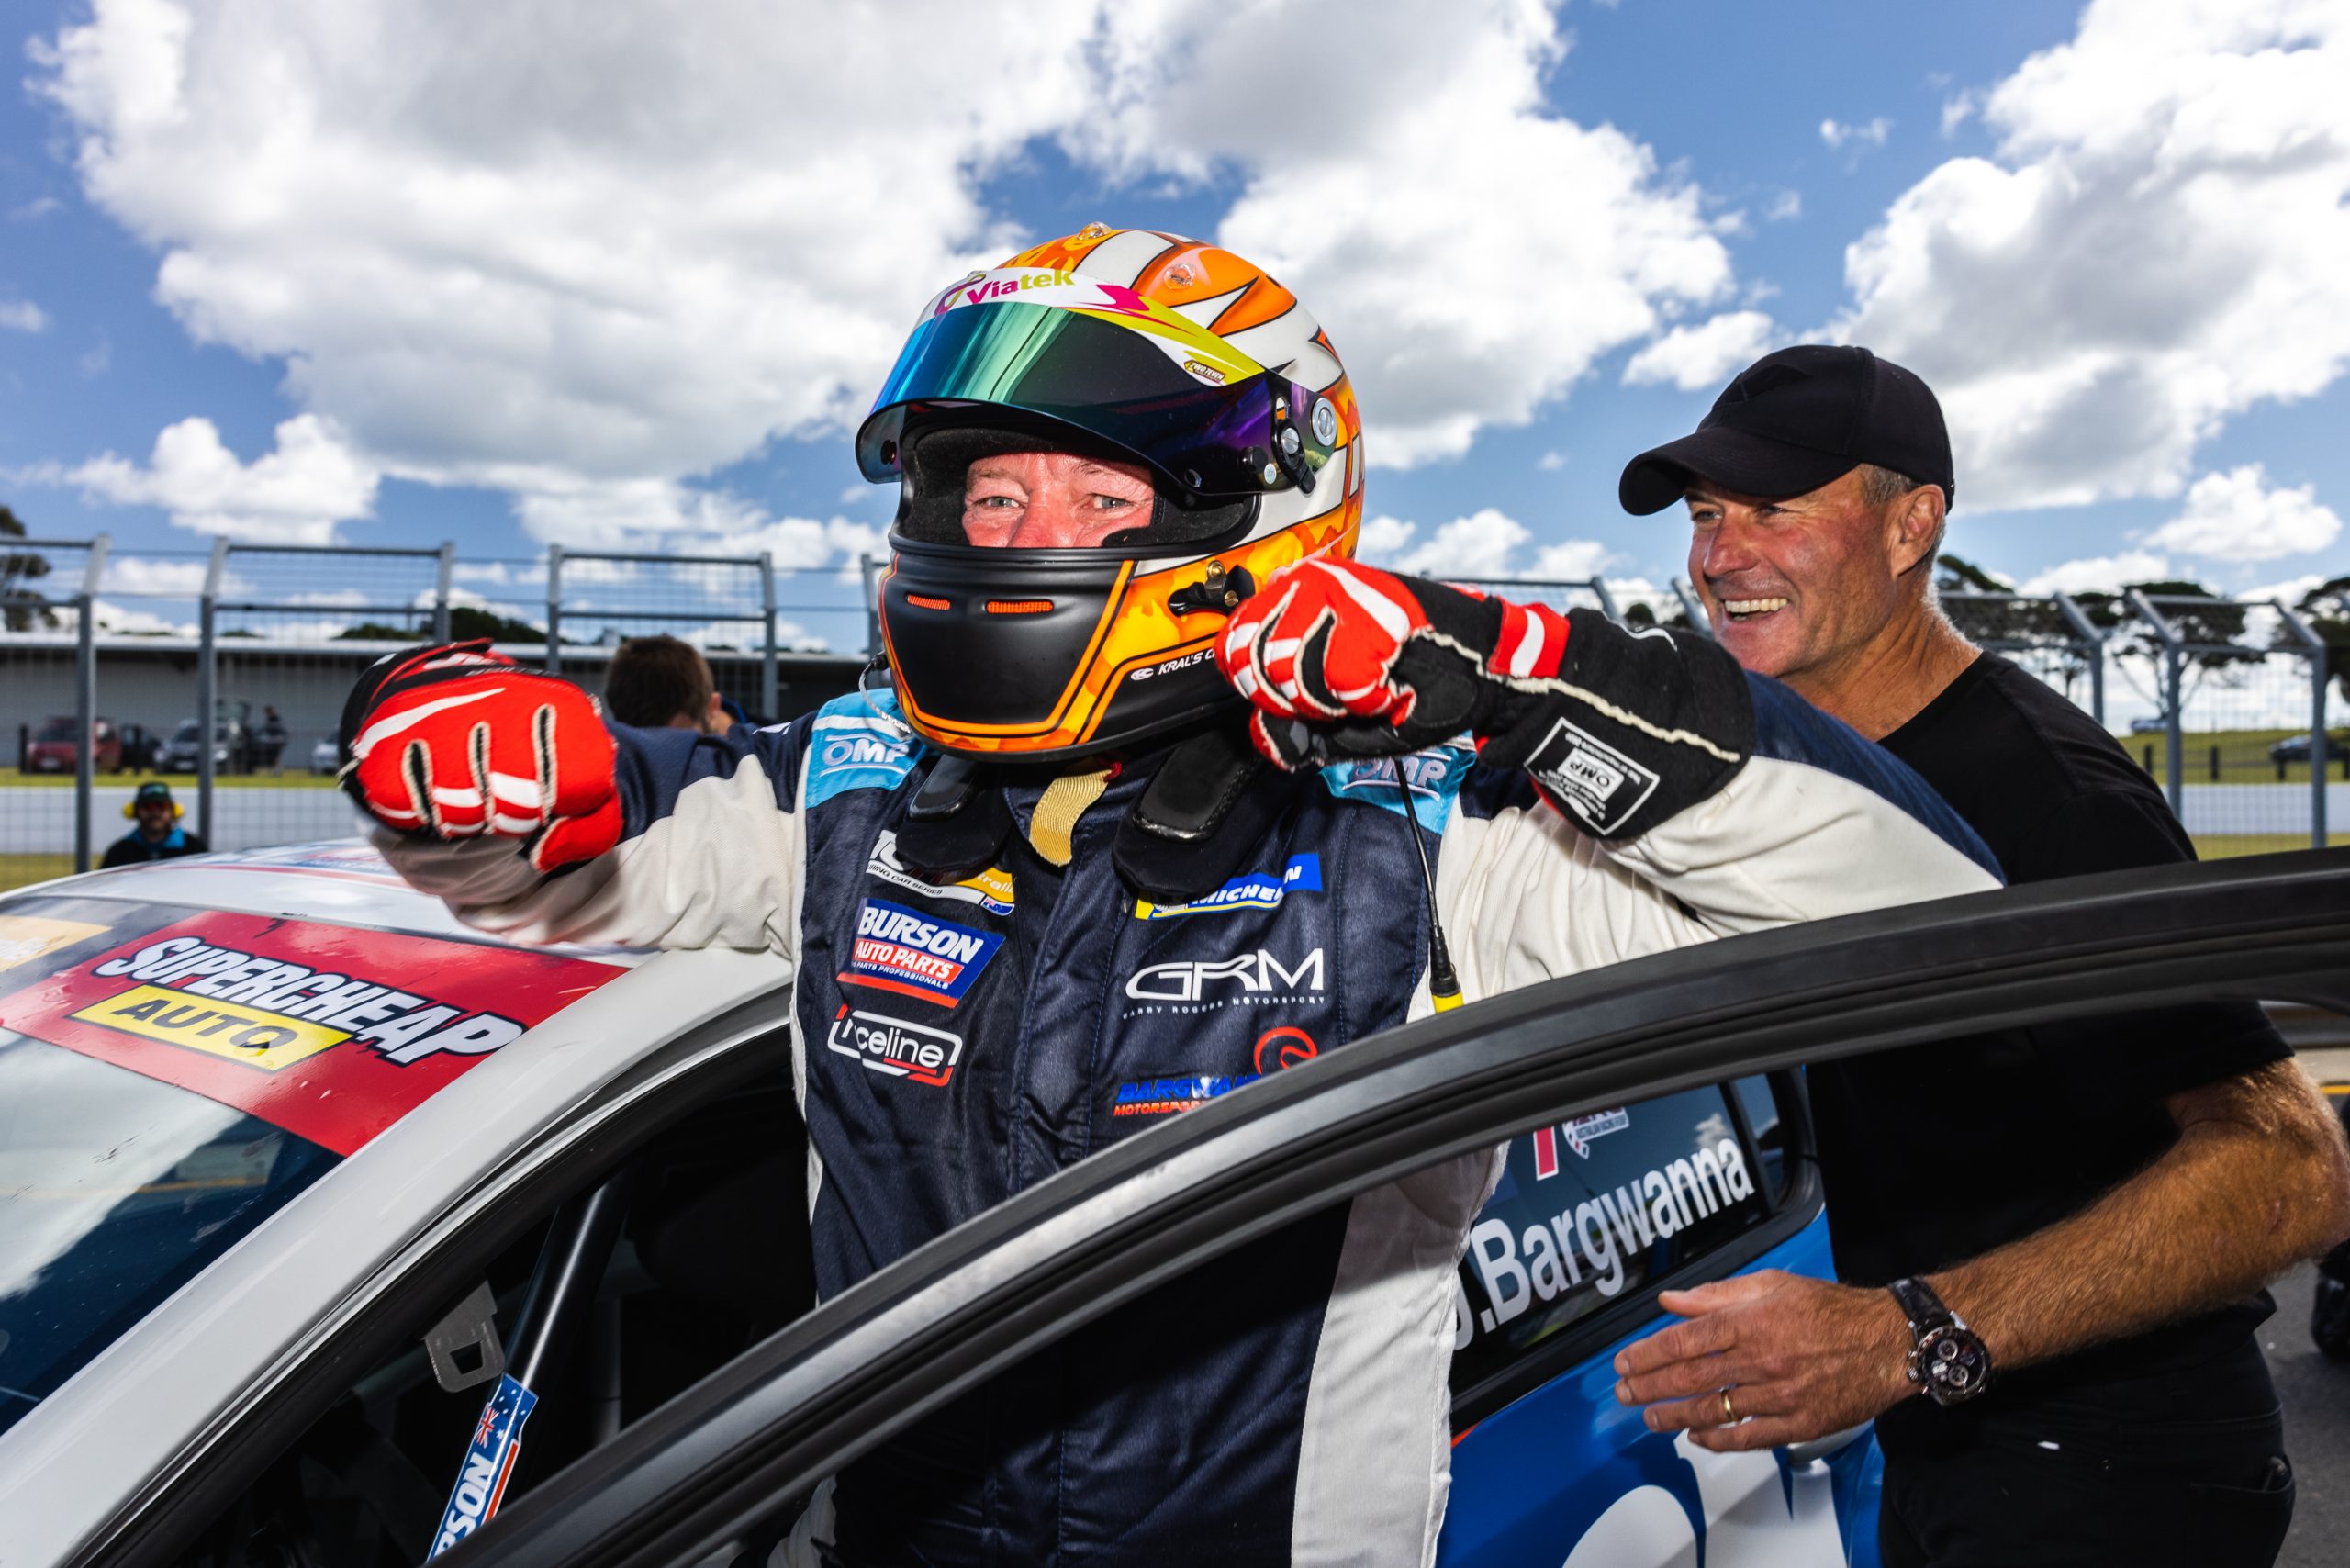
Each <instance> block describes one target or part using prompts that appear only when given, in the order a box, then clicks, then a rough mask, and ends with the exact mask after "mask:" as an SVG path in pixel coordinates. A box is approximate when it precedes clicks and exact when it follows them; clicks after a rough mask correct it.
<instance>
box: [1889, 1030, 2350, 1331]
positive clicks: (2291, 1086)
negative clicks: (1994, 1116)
mask: <svg viewBox="0 0 2350 1568" xmlns="http://www.w3.org/2000/svg"><path fill="white" fill-rule="evenodd" d="M2170 1108H2171V1113H2172V1115H2173V1116H2174V1117H2175V1118H2176V1119H2177V1122H2178V1124H2179V1137H2178V1141H2177V1143H2176V1144H2174V1145H2173V1146H2172V1147H2171V1148H2169V1149H2168V1150H2166V1151H2165V1153H2164V1154H2163V1155H2162V1157H2161V1158H2160V1159H2156V1160H2155V1161H2154V1163H2153V1164H2151V1165H2149V1166H2148V1167H2147V1168H2146V1169H2145V1170H2142V1171H2140V1172H2139V1173H2138V1174H2137V1175H2136V1176H2134V1177H2132V1178H2131V1179H2130V1180H2129V1181H2128V1182H2123V1183H2122V1184H2121V1186H2119V1187H2117V1188H2115V1189H2114V1190H2113V1191H2112V1192H2110V1193H2107V1194H2106V1195H2105V1196H2104V1197H2102V1198H2100V1199H2098V1201H2097V1202H2096V1203H2094V1204H2090V1205H2089V1206H2088V1207H2087V1208H2086V1209H2084V1210H2082V1211H2081V1212H2080V1213H2079V1214H2076V1215H2073V1216H2072V1217H2070V1218H2068V1219H2065V1220H2061V1221H2059V1222H2058V1223H2056V1224H2054V1225H2052V1226H2049V1227H2048V1228H2046V1229H2045V1230H2042V1231H2039V1232H2036V1233H2034V1234H2033V1235H2031V1236H2029V1237H2026V1238H2023V1239H2022V1240H2020V1241H2017V1242H2012V1243H2010V1244H2009V1245H2008V1246H2006V1247H2002V1248H1999V1249H1997V1250H1996V1251H1992V1252H1986V1253H1985V1254H1984V1255H1983V1256H1982V1257H1980V1258H1977V1259H1975V1260H1972V1261H1970V1262H1966V1263H1962V1264H1960V1265H1958V1266H1957V1267H1956V1268H1953V1269H1951V1270H1949V1271H1946V1272H1943V1273H1940V1274H1935V1275H1932V1276H1930V1281H1931V1282H1932V1283H1933V1285H1934V1286H1935V1288H1936V1289H1937V1290H1938V1291H1939V1292H1940V1293H1941V1294H1942V1298H1943V1300H1945V1301H1946V1302H1948V1303H1949V1304H1950V1305H1951V1307H1952V1309H1953V1311H1955V1312H1957V1313H1958V1315H1959V1316H1962V1317H1964V1319H1966V1321H1967V1323H1968V1325H1969V1326H1970V1327H1973V1328H1974V1329H1975V1332H1976V1333H1978V1334H1980V1335H1982V1336H1983V1338H1984V1341H1985V1342H1986V1344H1988V1345H1989V1346H1990V1347H1991V1354H1992V1356H1993V1358H1994V1360H1995V1361H1996V1362H1997V1365H1999V1366H2000V1367H2002V1368H2008V1369H2012V1368H2015V1367H2020V1366H2024V1365H2027V1364H2029V1363H2031V1362H2032V1361H2046V1360H2048V1359H2049V1358H2051V1357H2054V1356H2061V1355H2065V1354H2068V1353H2070V1352H2072V1351H2075V1350H2085V1349H2087V1348H2088V1347H2089V1346H2091V1345H2095V1344H2098V1343H2102V1342H2104V1341H2106V1340H2109V1339H2118V1338H2125V1337H2127V1336H2129V1335H2131V1334H2135V1333H2139V1332H2142V1331H2143V1330H2145V1329H2149V1328H2153V1327H2156V1326H2158V1325H2160V1324H2164V1323H2168V1322H2174V1321H2176V1320H2177V1319H2179V1318H2182V1317H2188V1316H2193V1315H2194V1314H2196V1313H2198V1312H2202V1311H2207V1310H2209V1309H2210V1308H2212V1307H2216V1306H2220V1305H2224V1304H2225V1303H2227V1302H2229V1301H2233V1300H2234V1299H2236V1298H2238V1297H2240V1296H2243V1295H2244V1294H2247V1293H2249V1292H2251V1291H2253V1290H2255V1289H2256V1288H2258V1287H2259V1286H2260V1285H2262V1284H2265V1283H2266V1282H2268V1281H2269V1280H2271V1279H2273V1278H2275V1277H2276V1275H2277V1274H2278V1273H2279V1272H2281V1271H2283V1270H2285V1269H2286V1268H2288V1267H2290V1266H2291V1265H2292V1264H2293V1263H2295V1262H2297V1261H2299V1260H2301V1259H2303V1258H2308V1257H2312V1256H2314V1255H2316V1254H2317V1253H2319V1252H2322V1251H2323V1250H2324V1249H2326V1248H2328V1247H2331V1246H2333V1244H2334V1243H2335V1242H2337V1241H2339V1240H2340V1239H2341V1238H2342V1237H2343V1235H2344V1232H2345V1231H2350V1152H2345V1150H2344V1146H2343V1137H2342V1131H2341V1128H2340V1126H2339V1125H2338V1124H2337V1123H2336V1122H2335V1120H2334V1117H2333V1113H2332V1111H2331V1110H2330V1109H2329V1108H2328V1107H2327V1105H2326V1104H2325V1102H2324V1098H2323V1096H2322V1095H2321V1094H2320V1093H2319V1092H2318V1091H2317V1088H2316V1086H2315V1085H2314V1084H2312V1083H2311V1081H2310V1080H2309V1078H2308V1075H2307V1074H2305V1073H2303V1072H2302V1071H2301V1070H2300V1067H2299V1066H2297V1065H2296V1064H2295V1063H2293V1062H2290V1061H2284V1062H2276V1063H2272V1064H2270V1065H2269V1066H2267V1067H2264V1068H2261V1069H2258V1070H2255V1071H2254V1072H2250V1073H2247V1074H2245V1075H2244V1076H2243V1077H2241V1078H2235V1079H2230V1080H2226V1081H2223V1082H2221V1083H2217V1084H2212V1085H2209V1086H2207V1087H2205V1088H2202V1089H2199V1090H2195V1091H2191V1092H2188V1093H2186V1094H2180V1095H2175V1096H2173V1097H2172V1099H2171V1102H2170Z"/></svg>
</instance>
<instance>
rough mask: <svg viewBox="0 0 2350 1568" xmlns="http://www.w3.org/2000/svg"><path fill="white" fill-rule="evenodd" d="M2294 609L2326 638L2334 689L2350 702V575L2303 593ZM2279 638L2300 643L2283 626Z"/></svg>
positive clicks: (2321, 584)
mask: <svg viewBox="0 0 2350 1568" xmlns="http://www.w3.org/2000/svg"><path fill="white" fill-rule="evenodd" d="M2293 608H2294V609H2296V610H2300V612H2301V620H2302V621H2303V622H2306V623H2307V624H2308V626H2309V629H2310V630H2311V631H2312V632H2314V633H2317V634H2318V635H2319V636H2320V637H2322V638H2323V639H2324V640H2325V663H2326V667H2327V668H2328V669H2329V670H2331V671H2332V672H2333V685H2334V689H2336V690H2338V691H2340V692H2341V693H2342V697H2343V700H2344V701H2346V702H2350V577H2334V578H2332V579H2330V580H2328V581H2325V582H2322V583H2320V584H2318V585H2317V587H2315V588H2311V589H2310V591H2309V592H2307V593H2305V594H2303V595H2301V601H2300V603H2299V604H2297V605H2295V606H2294V607H2293ZM2288 641H2292V642H2298V640H2297V639H2294V638H2292V636H2291V633H2288V632H2287V631H2285V629H2284V628H2283V627H2281V626H2280V627H2278V628H2277V642H2278V644H2280V645H2281V644H2286V643H2287V642H2288Z"/></svg>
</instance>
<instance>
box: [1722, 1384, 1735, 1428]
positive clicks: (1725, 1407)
mask: <svg viewBox="0 0 2350 1568" xmlns="http://www.w3.org/2000/svg"><path fill="white" fill-rule="evenodd" d="M1722 1425H1723V1426H1725V1427H1735V1426H1737V1425H1738V1408H1737V1406H1733V1405H1732V1404H1730V1402H1729V1389H1727V1388H1725V1389H1723V1390H1722Z"/></svg>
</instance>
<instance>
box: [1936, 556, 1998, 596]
mask: <svg viewBox="0 0 2350 1568" xmlns="http://www.w3.org/2000/svg"><path fill="white" fill-rule="evenodd" d="M1934 586H1935V587H1936V588H1940V589H1941V590H1942V592H1944V593H2013V592H2015V591H2016V585H2015V584H2013V583H2011V582H2009V581H2008V580H2007V579H2006V578H2004V577H1996V576H1994V575H1993V574H1991V573H1989V572H1986V571H1985V570H1984V569H1983V568H1982V567H1980V566H1976V565H1975V563H1974V562H1972V561H1969V560H1967V559H1966V558H1965V557H1964V556H1962V555H1953V554H1951V553H1950V552H1949V551H1947V550H1945V551H1943V552H1942V555H1941V557H1940V558H1939V559H1938V560H1936V561H1935V563H1934Z"/></svg>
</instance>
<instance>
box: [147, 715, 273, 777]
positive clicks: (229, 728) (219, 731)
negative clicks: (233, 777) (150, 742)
mask: <svg viewBox="0 0 2350 1568" xmlns="http://www.w3.org/2000/svg"><path fill="white" fill-rule="evenodd" d="M203 737H204V725H203V722H201V721H200V720H196V719H182V720H181V721H180V727H179V728H178V729H176V730H173V732H172V738H171V741H170V743H169V744H167V745H165V746H164V747H163V755H162V763H161V767H162V771H163V772H165V773H194V772H195V771H196V764H197V762H198V760H199V758H200V756H201V751H200V748H201V747H202V746H203V745H204V738H203ZM212 766H213V767H214V768H215V769H217V770H218V771H219V772H222V773H250V772H252V767H253V747H252V732H251V731H249V730H247V729H246V728H245V725H244V722H243V721H241V720H239V719H228V718H224V719H222V720H220V721H219V722H217V723H216V724H214V725H213V727H212Z"/></svg>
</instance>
